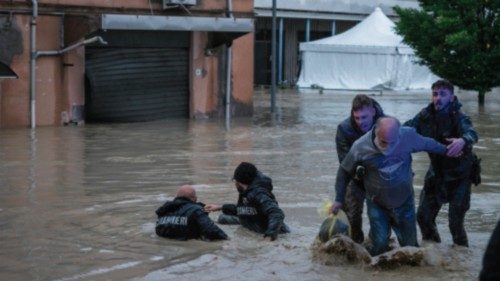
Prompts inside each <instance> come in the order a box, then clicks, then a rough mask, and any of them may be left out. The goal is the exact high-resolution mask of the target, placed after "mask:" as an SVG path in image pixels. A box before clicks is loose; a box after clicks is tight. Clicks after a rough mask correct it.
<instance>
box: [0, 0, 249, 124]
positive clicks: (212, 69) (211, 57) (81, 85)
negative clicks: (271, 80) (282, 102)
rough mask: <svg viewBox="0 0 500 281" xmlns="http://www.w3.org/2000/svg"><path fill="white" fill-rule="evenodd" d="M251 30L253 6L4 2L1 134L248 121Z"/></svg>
mask: <svg viewBox="0 0 500 281" xmlns="http://www.w3.org/2000/svg"><path fill="white" fill-rule="evenodd" d="M179 3H181V4H179ZM253 28H254V24H253V1H251V0H192V1H175V0H162V1H150V0H121V1H108V0H103V1H92V0H71V1H69V0H68V1H63V0H38V1H36V0H33V1H25V0H24V1H23V0H11V1H2V2H0V61H1V62H2V63H4V64H5V65H7V66H9V67H10V68H11V69H12V70H13V71H14V72H15V73H16V74H17V76H18V79H1V78H0V127H1V128H7V127H26V126H30V125H31V126H32V127H34V126H47V125H48V126H54V125H60V124H67V123H79V122H82V121H86V122H137V121H149V120H156V119H165V118H215V117H222V116H224V114H225V112H226V110H225V106H226V104H230V108H229V111H228V112H230V114H231V115H233V116H239V115H242V116H248V115H251V113H252V108H253V106H252V104H253V101H252V96H253V45H254V44H253V41H254V35H253ZM227 93H229V98H230V103H227V102H226V100H227V98H226V96H228V95H227Z"/></svg>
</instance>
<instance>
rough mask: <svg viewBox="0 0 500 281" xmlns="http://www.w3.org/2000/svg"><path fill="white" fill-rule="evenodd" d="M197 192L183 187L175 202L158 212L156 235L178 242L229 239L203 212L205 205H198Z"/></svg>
mask: <svg viewBox="0 0 500 281" xmlns="http://www.w3.org/2000/svg"><path fill="white" fill-rule="evenodd" d="M196 200H197V198H196V191H195V190H194V188H193V187H192V186H190V185H184V186H182V187H181V188H180V189H179V191H178V192H177V196H176V197H175V199H174V201H168V202H166V203H165V204H163V206H161V207H160V208H158V210H156V215H157V216H158V221H157V222H156V234H157V235H158V236H162V237H166V238H172V239H177V240H189V239H205V240H223V239H227V235H226V233H224V231H222V229H220V228H219V227H218V226H217V225H215V223H214V222H213V221H212V220H211V219H210V218H209V217H208V214H207V213H206V212H205V211H204V210H203V207H204V206H205V205H204V204H203V203H196Z"/></svg>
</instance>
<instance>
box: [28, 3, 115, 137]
mask: <svg viewBox="0 0 500 281" xmlns="http://www.w3.org/2000/svg"><path fill="white" fill-rule="evenodd" d="M32 3H33V15H32V17H31V36H30V37H31V44H30V55H31V60H30V68H31V69H30V117H31V122H30V123H31V128H32V129H34V128H36V111H35V110H36V59H37V58H38V57H40V56H59V55H62V54H64V53H66V52H69V51H71V50H74V49H76V48H78V47H80V46H84V45H87V44H92V43H98V44H101V45H107V44H108V43H107V42H106V41H104V40H103V39H102V37H100V36H95V37H92V38H89V39H85V40H82V41H80V42H77V43H75V44H73V45H70V46H68V47H66V48H64V49H61V50H54V51H37V50H36V25H37V21H36V20H37V17H38V2H37V0H32Z"/></svg>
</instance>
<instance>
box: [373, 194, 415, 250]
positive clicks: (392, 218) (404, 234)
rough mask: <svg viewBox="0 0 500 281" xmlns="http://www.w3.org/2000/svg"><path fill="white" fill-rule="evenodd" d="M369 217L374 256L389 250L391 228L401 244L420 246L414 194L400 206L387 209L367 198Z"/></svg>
mask: <svg viewBox="0 0 500 281" xmlns="http://www.w3.org/2000/svg"><path fill="white" fill-rule="evenodd" d="M366 207H367V211H368V218H369V219H370V233H369V236H370V239H371V240H372V244H373V245H372V247H371V249H369V251H370V254H371V255H372V256H376V255H380V254H382V253H384V252H387V251H388V250H389V238H390V236H391V228H392V230H394V233H395V234H396V237H397V238H398V242H399V245H400V246H401V247H404V246H414V247H418V243H417V225H416V221H415V203H414V196H413V195H411V196H409V197H408V199H407V200H406V201H405V203H403V205H401V206H400V207H398V208H393V209H387V208H384V207H382V206H380V205H378V204H377V203H374V202H373V201H371V200H370V199H366Z"/></svg>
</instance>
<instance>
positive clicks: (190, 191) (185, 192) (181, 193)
mask: <svg viewBox="0 0 500 281" xmlns="http://www.w3.org/2000/svg"><path fill="white" fill-rule="evenodd" d="M177 197H184V198H187V199H189V200H191V201H193V202H196V201H197V200H198V198H197V197H196V191H195V190H194V187H193V186H191V185H183V186H181V188H179V190H177Z"/></svg>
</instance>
